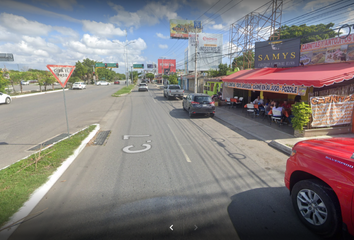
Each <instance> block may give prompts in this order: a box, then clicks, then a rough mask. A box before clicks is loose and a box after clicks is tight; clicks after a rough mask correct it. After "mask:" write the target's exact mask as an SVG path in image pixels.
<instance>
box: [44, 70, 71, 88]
mask: <svg viewBox="0 0 354 240" xmlns="http://www.w3.org/2000/svg"><path fill="white" fill-rule="evenodd" d="M47 68H48V69H49V71H51V73H52V74H53V75H54V77H55V78H56V79H57V81H58V82H59V83H60V85H61V86H62V87H63V88H64V87H65V85H66V83H67V82H68V80H69V78H70V76H71V74H72V73H73V71H74V70H75V66H68V65H47Z"/></svg>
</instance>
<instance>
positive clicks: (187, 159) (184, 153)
mask: <svg viewBox="0 0 354 240" xmlns="http://www.w3.org/2000/svg"><path fill="white" fill-rule="evenodd" d="M167 126H168V127H169V129H170V131H171V132H172V135H173V137H174V138H175V139H176V142H177V144H178V146H179V148H180V149H181V150H182V153H183V155H184V157H185V158H186V161H187V162H192V161H191V160H190V159H189V157H188V155H187V153H186V152H185V151H184V149H183V147H182V145H181V143H180V142H179V141H178V139H177V137H176V135H175V133H174V132H173V131H172V128H171V127H170V125H169V124H167Z"/></svg>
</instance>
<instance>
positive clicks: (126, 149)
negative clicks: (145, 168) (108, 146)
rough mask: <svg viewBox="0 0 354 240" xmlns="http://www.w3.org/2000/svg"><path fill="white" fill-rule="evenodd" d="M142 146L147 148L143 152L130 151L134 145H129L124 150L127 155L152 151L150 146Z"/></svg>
mask: <svg viewBox="0 0 354 240" xmlns="http://www.w3.org/2000/svg"><path fill="white" fill-rule="evenodd" d="M141 146H143V147H145V149H141V150H136V151H131V150H129V149H130V148H132V147H134V146H133V145H129V146H127V147H125V148H123V151H124V152H126V153H141V152H145V151H147V150H150V148H151V145H150V144H142V145H141Z"/></svg>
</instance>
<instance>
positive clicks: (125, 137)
mask: <svg viewBox="0 0 354 240" xmlns="http://www.w3.org/2000/svg"><path fill="white" fill-rule="evenodd" d="M130 137H150V135H124V136H123V139H124V140H127V139H129V138H130Z"/></svg>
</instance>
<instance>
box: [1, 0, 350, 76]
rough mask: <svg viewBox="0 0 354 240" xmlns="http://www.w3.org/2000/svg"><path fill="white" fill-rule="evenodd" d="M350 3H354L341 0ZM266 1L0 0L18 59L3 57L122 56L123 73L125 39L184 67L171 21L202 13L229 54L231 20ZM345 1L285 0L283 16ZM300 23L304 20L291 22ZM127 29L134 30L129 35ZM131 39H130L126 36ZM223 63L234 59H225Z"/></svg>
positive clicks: (132, 54) (42, 61)
mask: <svg viewBox="0 0 354 240" xmlns="http://www.w3.org/2000/svg"><path fill="white" fill-rule="evenodd" d="M342 1H343V5H342V6H347V5H348V4H349V3H350V2H351V1H348V0H342ZM267 2H269V1H267V0H253V1H252V0H243V1H242V0H220V1H219V0H198V1H188V0H170V1H159V0H150V1H142V0H131V1H128V0H124V1H120V0H110V1H104V0H103V1H102V0H101V1H98V0H85V1H82V0H50V1H48V0H22V1H21V0H17V1H13V0H0V52H1V53H13V54H14V58H15V62H12V63H10V62H1V63H0V67H3V66H2V65H3V64H5V65H6V67H7V68H8V69H20V70H21V69H23V70H25V69H28V68H36V69H43V70H46V65H47V64H70V65H74V64H75V62H77V61H79V60H80V61H81V60H82V59H84V58H90V59H93V60H96V61H102V62H112V63H113V62H118V63H119V65H120V68H119V69H116V70H115V71H117V72H121V73H123V72H124V67H125V57H124V45H125V44H126V43H127V42H130V41H134V42H133V43H131V44H129V45H128V47H127V49H128V54H127V55H128V60H129V65H131V64H132V63H144V64H147V63H153V62H155V63H157V60H158V58H159V57H166V58H170V59H176V60H177V68H183V63H182V62H183V57H184V49H185V48H186V47H187V45H188V40H176V39H170V38H169V33H170V31H169V19H188V20H194V19H198V20H201V21H202V25H203V31H204V32H207V33H222V34H223V39H224V41H223V42H224V45H225V46H224V54H227V48H228V45H229V44H228V41H229V27H230V24H231V23H234V22H235V21H236V20H238V19H240V18H242V17H243V16H244V15H245V14H247V13H249V12H252V11H253V10H255V9H257V8H259V7H260V6H262V5H263V4H265V3H267ZM334 2H338V0H337V1H336V0H296V1H293V0H284V7H283V18H282V22H285V21H287V20H288V21H289V19H293V18H294V17H296V16H299V15H301V14H305V13H308V12H310V11H313V10H315V9H318V8H321V7H324V6H326V5H328V4H332V3H334ZM353 13H354V8H353V7H352V6H347V7H346V8H343V11H341V12H339V13H338V15H333V16H332V17H328V16H325V15H324V16H319V17H316V18H314V19H309V20H308V21H307V22H306V23H307V24H308V25H311V24H318V23H329V22H331V21H332V22H334V23H336V25H340V24H343V23H348V22H347V21H349V23H350V21H351V23H353V22H354V20H352V19H351V17H350V15H353ZM290 23H291V24H299V23H300V22H299V21H293V22H289V25H291V24H290ZM126 34H127V36H126ZM126 37H127V41H126ZM223 61H224V62H228V59H227V58H224V60H223Z"/></svg>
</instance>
